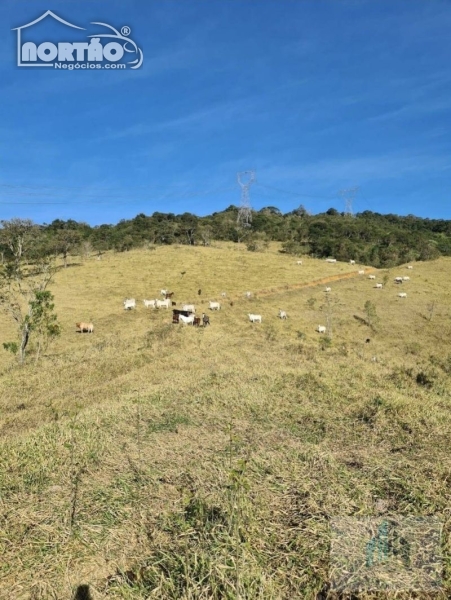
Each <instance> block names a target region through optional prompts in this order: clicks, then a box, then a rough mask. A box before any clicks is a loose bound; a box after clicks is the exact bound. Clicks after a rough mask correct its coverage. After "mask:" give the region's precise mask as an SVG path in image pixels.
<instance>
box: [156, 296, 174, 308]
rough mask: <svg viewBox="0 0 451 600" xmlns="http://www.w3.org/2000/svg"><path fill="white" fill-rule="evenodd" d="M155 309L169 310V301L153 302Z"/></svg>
mask: <svg viewBox="0 0 451 600" xmlns="http://www.w3.org/2000/svg"><path fill="white" fill-rule="evenodd" d="M155 304H156V308H169V307H170V306H171V301H170V300H169V298H168V299H167V300H155Z"/></svg>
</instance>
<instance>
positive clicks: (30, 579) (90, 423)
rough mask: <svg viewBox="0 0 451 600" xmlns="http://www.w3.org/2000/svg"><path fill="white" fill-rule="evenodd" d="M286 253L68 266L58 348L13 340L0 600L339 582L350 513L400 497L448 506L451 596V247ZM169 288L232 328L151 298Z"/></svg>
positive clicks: (222, 252)
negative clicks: (340, 531) (417, 252)
mask: <svg viewBox="0 0 451 600" xmlns="http://www.w3.org/2000/svg"><path fill="white" fill-rule="evenodd" d="M278 248H279V247H278V245H276V244H272V245H271V246H270V248H269V250H268V251H266V252H263V253H252V252H248V251H247V250H246V249H245V248H244V246H241V245H234V244H228V243H217V244H214V245H213V246H212V247H207V248H203V247H185V246H183V247H176V246H169V247H158V248H157V249H156V250H154V251H149V250H136V251H130V252H125V253H121V254H113V253H111V254H106V255H105V256H104V257H103V259H102V260H100V261H97V260H95V259H94V258H93V259H89V260H85V261H84V262H81V261H79V259H78V257H72V261H71V262H72V264H70V266H69V267H68V268H67V269H63V268H61V269H60V270H59V271H58V273H57V275H56V277H55V281H54V283H53V284H52V285H51V291H52V293H53V294H54V296H55V307H56V312H57V314H58V318H59V320H60V322H61V323H62V328H63V333H62V335H61V337H60V338H59V339H58V340H57V341H56V342H55V343H54V344H53V345H51V346H50V347H49V348H48V350H47V351H46V352H45V353H44V355H43V356H41V358H40V359H39V362H38V363H37V364H35V363H34V357H33V355H32V353H31V354H30V356H29V357H28V361H27V362H26V364H25V365H24V366H23V367H19V366H18V365H17V364H15V363H14V360H13V358H12V357H11V355H9V354H8V353H7V352H5V351H3V350H2V352H1V353H0V428H1V433H2V438H1V449H0V556H1V560H0V582H1V585H0V598H8V599H11V598H14V599H17V600H25V599H31V598H33V599H34V600H37V599H42V600H43V599H46V600H47V599H50V598H54V599H58V600H59V599H61V600H62V599H68V598H72V597H77V596H76V594H77V589H78V594H79V596H78V598H82V597H83V596H81V593H82V591H81V590H82V589H83V588H82V587H80V586H89V593H90V594H91V598H92V599H93V600H97V599H100V598H102V599H103V598H114V599H119V598H121V599H127V600H132V599H133V600H134V599H138V598H161V599H163V598H171V599H174V600H175V599H177V600H178V599H188V598H189V599H194V598H196V599H198V598H199V599H204V598H205V599H207V598H215V599H220V598H230V599H232V598H241V599H244V598H246V599H251V598H252V599H253V598H261V599H266V598H271V599H272V598H274V599H275V598H284V599H285V598H286V599H291V598H309V599H310V598H317V599H318V600H321V599H323V598H324V599H325V598H326V597H330V598H338V596H334V595H332V594H330V595H329V596H327V594H328V591H327V584H328V580H329V572H328V569H329V552H330V519H331V518H332V517H338V516H375V515H378V514H381V512H382V513H383V514H387V515H390V514H396V515H416V516H434V515H435V516H437V517H439V518H440V519H441V520H442V521H443V523H444V535H443V546H442V550H443V552H444V567H445V569H444V574H443V591H442V592H439V593H438V595H437V594H435V595H434V596H430V597H434V598H437V597H439V598H447V597H449V596H450V593H451V575H450V568H451V565H450V559H449V552H450V550H451V548H450V543H449V534H450V516H449V506H450V499H451V497H450V496H451V493H450V492H451V464H450V461H449V444H450V441H451V436H450V433H451V426H450V419H449V412H450V407H451V392H450V390H451V388H450V382H451V314H450V304H449V298H450V297H451V279H450V277H449V272H450V268H451V259H447V258H441V259H439V260H437V261H434V262H430V263H414V265H413V266H414V268H413V269H412V270H407V267H406V266H401V267H397V268H393V269H390V270H387V271H386V270H374V269H371V268H369V267H365V266H364V265H350V264H345V263H340V262H337V263H327V262H326V261H324V260H315V259H311V258H308V257H302V262H303V264H302V265H298V264H296V262H297V260H296V257H293V256H287V255H283V254H281V253H279V252H278ZM77 261H78V262H77ZM75 263H76V264H75ZM362 268H364V269H365V274H364V275H358V274H357V271H358V270H359V269H362ZM182 272H184V273H185V274H184V275H182V274H181V273H182ZM369 273H371V274H374V275H375V276H376V279H375V280H369V279H368V275H369ZM406 273H409V276H410V281H405V282H403V283H402V284H400V285H396V284H395V283H394V278H395V277H396V276H405V275H406ZM385 274H387V275H388V277H389V279H388V282H387V283H386V285H384V286H383V289H376V288H375V284H376V283H380V282H382V281H383V278H384V275H385ZM318 281H320V282H321V283H319V284H318V285H312V282H318ZM326 284H327V285H328V286H330V288H331V291H330V292H328V293H325V287H326ZM162 288H167V289H169V290H170V291H173V292H174V293H175V295H174V298H173V300H175V301H176V303H177V305H176V307H175V308H177V309H179V308H181V305H182V303H183V304H185V303H193V304H194V305H195V306H196V315H197V316H200V315H201V314H202V312H205V313H206V314H207V315H208V316H209V317H210V321H211V326H209V327H205V328H204V327H200V328H195V327H192V326H184V325H173V324H172V311H171V309H164V308H162V309H158V310H155V309H153V308H146V307H145V306H144V304H143V299H153V298H161V295H160V290H161V289H162ZM198 289H201V290H202V294H201V296H199V295H198ZM248 290H249V291H251V292H252V296H251V298H246V297H245V292H246V291H248ZM224 291H225V292H226V293H227V297H226V298H222V297H221V292H224ZM400 292H405V293H407V297H406V298H399V297H398V293H400ZM125 298H136V300H137V302H136V305H137V308H136V309H131V310H124V306H123V301H124V299H125ZM209 301H219V302H220V303H221V310H209ZM231 301H232V302H233V306H230V302H231ZM367 301H371V303H373V304H374V307H375V312H376V314H375V315H374V314H372V315H371V326H370V325H369V324H365V321H367V322H368V320H369V318H370V317H368V315H367V314H366V313H365V308H364V306H365V303H366V302H367ZM432 303H435V304H434V306H432ZM279 310H282V311H286V313H287V318H286V319H279V318H278V312H279ZM249 313H252V314H258V315H262V323H251V322H250V321H249V317H248V314H249ZM80 321H83V322H87V323H93V325H94V331H93V333H91V334H87V333H84V334H81V333H76V328H75V323H76V322H80ZM318 325H324V326H327V334H326V335H324V334H319V333H317V332H316V331H315V330H316V329H317V328H318ZM0 328H1V329H0V330H1V339H0V342H2V343H3V342H4V341H9V340H10V339H13V338H12V336H13V335H14V326H13V324H12V323H11V322H10V321H8V320H7V318H6V317H5V316H4V315H1V316H0ZM368 339H369V340H370V342H366V340H368ZM381 507H382V508H381ZM396 594H397V595H395V596H393V597H396V598H411V597H413V596H412V595H411V592H409V591H405V592H399V591H398V592H397V593H396ZM74 595H75V596H74ZM387 597H389V596H387V593H385V592H383V593H382V592H381V594H380V595H378V594H377V593H376V592H373V593H368V594H366V593H365V592H362V593H361V594H360V595H359V598H387ZM418 597H420V596H418ZM421 597H422V598H423V597H424V598H427V597H429V596H427V595H422V596H421Z"/></svg>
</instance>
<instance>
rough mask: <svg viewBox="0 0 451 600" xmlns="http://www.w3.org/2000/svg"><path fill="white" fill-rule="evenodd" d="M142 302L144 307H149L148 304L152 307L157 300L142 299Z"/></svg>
mask: <svg viewBox="0 0 451 600" xmlns="http://www.w3.org/2000/svg"><path fill="white" fill-rule="evenodd" d="M143 302H144V306H145V307H146V308H149V306H151V307H152V308H155V307H156V304H157V301H156V300H143Z"/></svg>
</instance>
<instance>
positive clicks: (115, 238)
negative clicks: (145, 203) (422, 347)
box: [0, 205, 451, 267]
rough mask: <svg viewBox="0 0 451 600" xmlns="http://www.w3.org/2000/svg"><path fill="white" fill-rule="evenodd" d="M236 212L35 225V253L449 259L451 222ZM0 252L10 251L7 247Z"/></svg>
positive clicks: (377, 261) (374, 261) (390, 261)
mask: <svg viewBox="0 0 451 600" xmlns="http://www.w3.org/2000/svg"><path fill="white" fill-rule="evenodd" d="M237 214H238V209H237V207H236V206H233V205H232V206H229V208H227V209H226V210H224V211H222V212H216V213H213V214H212V215H208V216H205V217H197V216H196V215H193V214H191V213H184V214H181V215H175V214H172V213H161V212H155V213H153V215H152V216H146V215H144V214H139V215H137V216H136V217H135V218H134V219H131V220H122V221H120V222H119V223H117V224H116V225H100V226H96V227H91V226H89V225H87V224H86V223H77V222H76V221H72V220H69V221H62V220H55V221H53V222H52V223H51V224H49V225H47V224H45V225H43V226H39V227H36V230H37V233H38V235H37V239H36V249H39V252H40V253H48V252H51V253H60V254H63V255H64V254H66V255H67V254H69V253H70V254H72V253H78V252H79V251H80V250H82V249H83V248H84V249H85V250H87V251H89V250H91V249H92V250H93V251H96V252H99V253H101V252H104V251H106V250H116V251H118V252H123V251H126V250H130V249H132V248H135V247H140V246H149V245H154V244H174V243H177V244H190V245H209V244H210V243H211V242H212V241H214V240H228V241H235V242H244V243H246V244H247V247H248V249H249V250H253V251H259V250H264V248H265V246H266V245H267V243H268V242H270V241H279V242H282V248H283V250H284V251H285V252H288V253H291V254H297V255H301V254H310V255H312V256H315V257H319V258H321V257H327V256H333V257H334V258H336V259H338V260H343V261H348V260H350V259H354V260H356V261H358V262H360V263H364V264H369V265H373V266H375V267H390V266H394V265H396V264H401V263H405V262H408V261H412V260H430V259H434V258H437V257H439V256H441V255H447V256H449V255H451V221H446V220H442V219H422V218H419V217H415V216H413V215H408V216H398V215H394V214H388V215H382V214H378V213H374V212H371V211H365V212H362V213H359V214H356V215H355V216H350V215H345V214H343V213H339V212H338V211H336V210H335V209H333V208H331V209H329V210H328V211H327V212H325V213H320V214H316V215H310V214H308V213H307V211H306V210H305V209H304V208H303V207H302V206H301V207H299V208H298V209H296V210H294V211H292V212H289V213H286V214H282V213H281V211H280V210H279V209H277V208H276V207H273V206H270V207H266V208H263V209H261V210H260V211H254V212H253V213H252V225H251V226H250V227H247V228H243V227H241V226H239V225H238V223H237ZM1 231H2V230H1V229H0V250H1V251H2V252H8V249H7V245H5V244H3V246H2V245H1Z"/></svg>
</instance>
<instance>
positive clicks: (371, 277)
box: [368, 275, 376, 279]
mask: <svg viewBox="0 0 451 600" xmlns="http://www.w3.org/2000/svg"><path fill="white" fill-rule="evenodd" d="M368 279H376V275H368Z"/></svg>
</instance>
